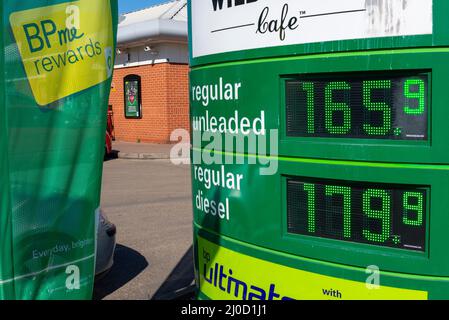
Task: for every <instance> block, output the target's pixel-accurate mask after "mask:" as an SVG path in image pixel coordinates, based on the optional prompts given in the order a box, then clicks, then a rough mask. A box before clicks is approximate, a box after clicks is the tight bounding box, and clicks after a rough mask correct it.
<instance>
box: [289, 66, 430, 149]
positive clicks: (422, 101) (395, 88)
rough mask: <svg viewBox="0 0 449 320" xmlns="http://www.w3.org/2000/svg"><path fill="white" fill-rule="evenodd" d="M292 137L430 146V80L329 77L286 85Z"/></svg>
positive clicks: (417, 76)
mask: <svg viewBox="0 0 449 320" xmlns="http://www.w3.org/2000/svg"><path fill="white" fill-rule="evenodd" d="M285 89H286V90H285V99H286V122H287V123H286V129H287V136H290V137H323V138H356V139H357V138H359V139H390V140H428V113H429V111H428V109H429V106H428V75H427V74H411V75H410V74H409V75H388V74H387V75H378V74H376V75H369V74H368V76H367V75H366V74H363V75H358V74H355V75H354V74H351V75H337V76H335V75H332V76H330V77H329V76H307V77H303V78H300V77H298V78H296V79H289V80H286V83H285Z"/></svg>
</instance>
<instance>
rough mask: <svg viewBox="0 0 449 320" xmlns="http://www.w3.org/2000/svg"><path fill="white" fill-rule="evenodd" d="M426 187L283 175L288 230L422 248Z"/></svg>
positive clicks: (400, 247) (399, 246)
mask: <svg viewBox="0 0 449 320" xmlns="http://www.w3.org/2000/svg"><path fill="white" fill-rule="evenodd" d="M427 198H428V197H427V189H426V188H420V187H416V188H414V187H400V186H395V185H379V184H350V183H342V182H338V183H336V182H333V181H323V182H321V181H320V182H319V183H316V182H304V181H301V180H298V179H287V229H288V232H289V233H293V234H301V235H307V236H315V237H320V238H330V239H337V240H344V241H351V242H358V243H367V244H372V245H378V246H386V247H393V248H399V249H407V250H416V251H424V250H425V243H426V218H427Z"/></svg>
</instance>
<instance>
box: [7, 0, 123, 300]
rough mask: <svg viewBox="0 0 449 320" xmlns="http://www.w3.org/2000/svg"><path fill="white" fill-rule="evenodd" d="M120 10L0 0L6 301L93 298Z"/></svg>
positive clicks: (107, 1)
mask: <svg viewBox="0 0 449 320" xmlns="http://www.w3.org/2000/svg"><path fill="white" fill-rule="evenodd" d="M117 10H118V9H117V0H95V1H90V0H78V1H63V0H4V1H2V3H1V4H0V19H1V21H2V30H1V32H0V44H1V46H2V49H3V52H4V55H1V56H0V71H1V72H2V76H1V77H0V108H1V109H2V110H1V111H2V114H3V117H2V121H0V132H1V135H0V148H1V150H2V152H1V156H0V170H1V174H2V179H1V183H0V189H1V190H0V191H1V197H2V199H1V205H0V210H1V211H0V244H1V250H2V254H1V258H0V298H2V299H90V298H91V297H92V288H93V281H94V273H95V270H94V269H95V253H96V221H97V213H98V212H99V211H98V208H99V203H100V190H101V176H102V163H103V153H104V137H105V131H106V114H107V105H108V98H109V90H110V86H111V77H112V71H113V65H114V52H115V39H116V33H117V27H116V25H117V15H118V14H117ZM2 81H4V82H2Z"/></svg>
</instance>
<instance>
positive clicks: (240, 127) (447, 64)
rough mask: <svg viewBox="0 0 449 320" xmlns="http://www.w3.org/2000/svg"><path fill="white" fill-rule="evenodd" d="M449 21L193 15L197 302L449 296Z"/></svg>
mask: <svg viewBox="0 0 449 320" xmlns="http://www.w3.org/2000/svg"><path fill="white" fill-rule="evenodd" d="M386 8H388V10H387V9H386ZM444 10H449V4H448V3H447V2H446V1H442V0H433V1H432V0H408V1H405V0H383V1H380V0H373V1H362V0H347V1H320V0H318V1H317V0H286V1H282V2H279V1H274V0H273V1H271V0H256V1H242V2H238V3H237V1H236V2H234V1H213V0H210V1H209V0H208V1H202V0H201V1H200V0H191V1H190V3H189V13H190V31H191V33H192V35H193V37H192V38H191V39H190V56H191V64H192V71H191V74H190V101H191V127H192V144H193V154H192V162H193V163H192V186H193V198H192V204H193V209H194V225H195V230H194V234H195V262H196V273H197V283H198V295H199V297H201V298H206V299H225V298H229V299H236V298H237V299H245V298H246V299H249V298H251V299H261V300H265V299H268V300H272V299H274V300H279V299H283V298H285V297H289V298H298V299H329V298H331V299H345V298H354V297H355V296H356V297H357V298H359V299H394V298H399V297H398V294H396V293H398V292H400V291H404V292H407V295H404V296H403V297H407V298H411V299H427V298H428V299H447V298H449V294H448V292H449V257H448V255H447V253H446V251H447V250H446V245H445V244H446V243H447V242H448V241H449V238H448V235H447V232H446V231H445V230H449V220H448V219H447V216H448V215H449V211H448V208H449V198H448V197H447V194H448V192H449V149H448V148H447V141H449V128H448V126H447V121H446V119H447V118H448V117H449V114H448V109H447V106H448V105H449V95H448V94H447V81H446V79H447V77H448V75H449V49H448V47H449V36H448V33H447V32H446V30H447V28H449V23H448V22H447V20H446V19H445V18H444V17H443V16H442V15H441V12H445V11H444ZM332 26H338V28H333V27H332ZM237 259H239V260H237ZM237 262H238V263H237ZM281 269H283V270H284V271H282V272H285V273H287V272H292V274H296V276H294V277H295V279H296V280H295V281H285V280H284V279H283V277H282V276H275V275H274V274H275V273H276V272H279V270H281ZM214 275H217V282H214V281H212V280H211V279H214ZM221 275H223V277H222V278H220V277H221ZM256 275H257V276H256ZM224 276H226V278H225V277H224ZM225 280H227V281H230V282H226V281H225ZM220 281H222V282H220ZM244 288H246V289H247V291H246V293H245V290H244ZM255 288H256V289H255ZM305 288H307V290H308V291H306V290H305ZM329 288H333V291H332V292H331V293H330V292H329ZM373 290H378V291H373ZM356 292H357V293H356ZM395 292H396V293H395Z"/></svg>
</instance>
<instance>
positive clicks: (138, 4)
mask: <svg viewBox="0 0 449 320" xmlns="http://www.w3.org/2000/svg"><path fill="white" fill-rule="evenodd" d="M167 1H168V0H119V1H118V6H119V12H120V13H126V12H130V11H135V10H139V9H142V8H147V7H150V6H152V5H155V4H159V3H163V2H167Z"/></svg>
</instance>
